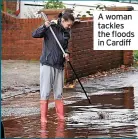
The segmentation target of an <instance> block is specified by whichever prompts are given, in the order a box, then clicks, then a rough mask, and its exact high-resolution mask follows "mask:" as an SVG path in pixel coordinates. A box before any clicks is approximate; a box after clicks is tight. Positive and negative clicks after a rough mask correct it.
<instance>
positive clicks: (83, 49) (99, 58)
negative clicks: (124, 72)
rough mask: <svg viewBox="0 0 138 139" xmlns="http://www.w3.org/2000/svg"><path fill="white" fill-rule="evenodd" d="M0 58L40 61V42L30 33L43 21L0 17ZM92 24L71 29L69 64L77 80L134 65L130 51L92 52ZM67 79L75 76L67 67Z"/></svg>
mask: <svg viewBox="0 0 138 139" xmlns="http://www.w3.org/2000/svg"><path fill="white" fill-rule="evenodd" d="M2 19H3V20H2V22H3V25H2V59H20V60H39V57H40V54H41V50H42V39H35V38H32V36H31V35H32V31H33V30H34V29H36V28H37V27H38V26H39V25H40V24H42V23H43V21H42V19H16V18H13V17H10V16H8V15H6V14H4V13H3V14H2ZM92 26H93V22H88V21H87V22H81V23H77V24H75V25H74V27H73V28H72V37H71V40H70V42H69V50H70V52H71V62H72V65H73V67H74V68H75V70H76V71H77V74H78V76H79V77H82V76H86V75H88V74H91V73H95V72H97V71H103V70H109V69H111V68H116V67H118V66H120V65H122V64H126V65H131V64H132V63H133V52H132V51H93V50H92V49H93V35H92V34H93V33H92ZM66 73H67V74H66V78H67V80H72V79H73V78H74V74H73V73H72V70H71V69H70V67H69V66H68V68H67V70H66Z"/></svg>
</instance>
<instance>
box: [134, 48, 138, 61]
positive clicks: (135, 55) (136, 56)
mask: <svg viewBox="0 0 138 139" xmlns="http://www.w3.org/2000/svg"><path fill="white" fill-rule="evenodd" d="M134 60H135V61H138V50H135V51H134Z"/></svg>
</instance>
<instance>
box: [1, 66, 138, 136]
mask: <svg viewBox="0 0 138 139" xmlns="http://www.w3.org/2000/svg"><path fill="white" fill-rule="evenodd" d="M83 85H84V87H85V89H86V92H87V93H88V95H89V97H90V100H91V103H92V104H89V103H88V101H87V99H86V96H85V94H84V93H83V92H82V89H81V88H80V86H79V85H77V86H76V88H75V89H64V103H65V117H66V122H60V121H58V120H57V118H56V113H55V108H54V100H53V96H52V94H51V98H50V103H49V112H48V123H47V124H43V125H42V124H41V123H40V109H39V91H32V92H28V93H27V92H26V93H22V94H21V95H17V96H14V97H9V98H8V95H4V93H3V98H4V97H5V99H3V100H2V119H3V123H4V127H5V135H6V137H7V138H13V137H16V138H99V137H101V138H103V137H123V138H126V137H131V138H135V137H138V70H137V69H134V70H132V71H129V72H125V73H119V74H115V75H110V76H107V77H102V78H99V79H93V78H89V79H88V80H87V82H85V83H83ZM38 87H39V86H38ZM13 92H14V90H13ZM6 97H7V98H6Z"/></svg>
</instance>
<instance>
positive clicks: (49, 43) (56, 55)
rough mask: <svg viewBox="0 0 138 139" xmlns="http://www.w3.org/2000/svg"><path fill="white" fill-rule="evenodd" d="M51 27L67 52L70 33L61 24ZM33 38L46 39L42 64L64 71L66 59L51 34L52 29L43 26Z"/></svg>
mask: <svg viewBox="0 0 138 139" xmlns="http://www.w3.org/2000/svg"><path fill="white" fill-rule="evenodd" d="M51 27H52V29H53V31H54V33H55V35H56V36H57V38H58V40H59V42H60V44H61V46H62V47H63V49H64V50H65V51H66V50H67V48H68V40H69V38H70V31H69V30H66V29H64V28H63V27H62V25H60V24H55V23H51ZM32 37H33V38H44V40H43V49H42V55H41V57H40V63H41V64H42V65H48V66H52V67H54V68H57V69H62V70H63V68H64V62H65V58H64V57H63V53H62V51H61V49H60V47H59V46H58V43H57V42H56V40H55V38H54V36H53V34H52V33H51V31H50V28H49V27H46V26H45V25H42V26H40V27H39V28H38V29H36V30H35V31H34V32H33V33H32Z"/></svg>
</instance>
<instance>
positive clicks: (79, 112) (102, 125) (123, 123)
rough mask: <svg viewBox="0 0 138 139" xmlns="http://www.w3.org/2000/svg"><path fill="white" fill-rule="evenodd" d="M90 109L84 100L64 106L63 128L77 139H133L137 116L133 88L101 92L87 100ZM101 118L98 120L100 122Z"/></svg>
mask: <svg viewBox="0 0 138 139" xmlns="http://www.w3.org/2000/svg"><path fill="white" fill-rule="evenodd" d="M91 102H92V106H88V104H87V100H86V101H85V102H84V101H82V102H81V101H80V102H79V103H77V104H72V105H70V106H68V111H70V112H69V114H68V116H69V120H68V123H67V128H68V129H69V130H70V131H74V132H75V135H74V136H75V137H76V136H77V137H79V136H80V137H81V136H82V132H78V129H80V128H82V129H81V131H85V133H86V132H88V133H87V137H89V138H90V137H137V133H136V129H137V125H136V124H135V122H134V121H137V120H138V115H137V113H136V110H135V106H134V88H133V87H125V88H119V89H115V90H114V91H113V93H112V92H109V91H108V92H106V91H105V92H101V94H100V93H98V94H95V95H92V96H91ZM101 115H102V118H101Z"/></svg>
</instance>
